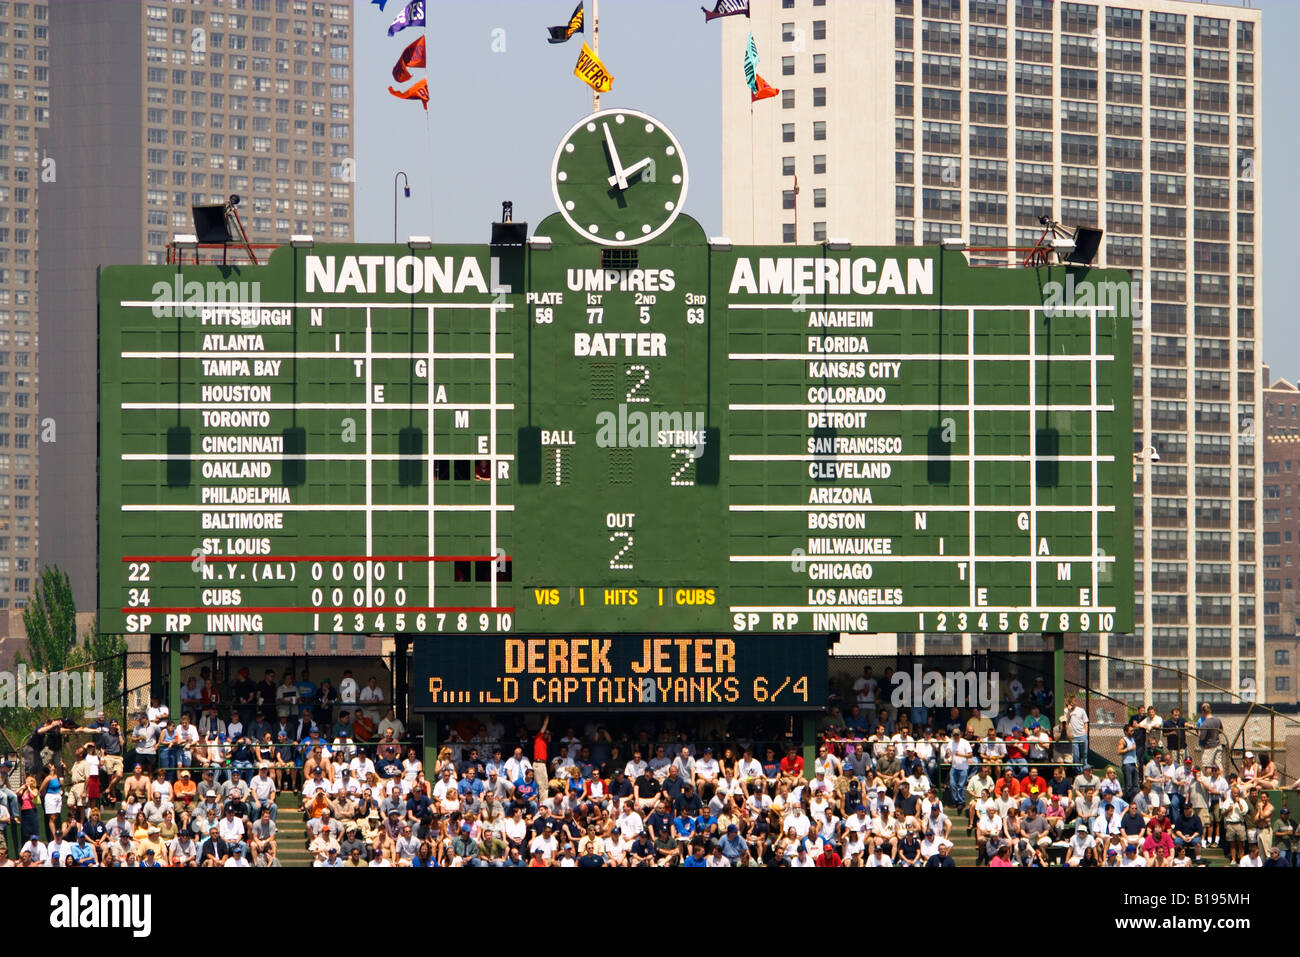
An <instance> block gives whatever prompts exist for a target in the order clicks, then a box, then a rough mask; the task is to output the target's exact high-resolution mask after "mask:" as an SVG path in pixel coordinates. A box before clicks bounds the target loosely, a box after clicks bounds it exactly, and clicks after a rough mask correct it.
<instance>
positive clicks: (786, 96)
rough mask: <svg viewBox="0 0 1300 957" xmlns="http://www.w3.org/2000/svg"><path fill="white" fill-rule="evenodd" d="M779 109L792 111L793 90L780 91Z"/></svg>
mask: <svg viewBox="0 0 1300 957" xmlns="http://www.w3.org/2000/svg"><path fill="white" fill-rule="evenodd" d="M781 109H783V110H793V109H794V90H782V91H781Z"/></svg>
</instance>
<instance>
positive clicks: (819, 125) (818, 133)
mask: <svg viewBox="0 0 1300 957" xmlns="http://www.w3.org/2000/svg"><path fill="white" fill-rule="evenodd" d="M813 139H815V140H824V139H826V121H825V120H816V121H815V122H814V123H813Z"/></svg>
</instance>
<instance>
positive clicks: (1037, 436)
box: [1034, 428, 1061, 488]
mask: <svg viewBox="0 0 1300 957" xmlns="http://www.w3.org/2000/svg"><path fill="white" fill-rule="evenodd" d="M1060 455H1061V433H1060V432H1058V431H1057V430H1056V429H1052V428H1047V429H1037V430H1035V431H1034V456H1035V459H1034V484H1035V485H1037V486H1038V487H1039V488H1055V487H1056V486H1058V485H1060V484H1061V459H1060Z"/></svg>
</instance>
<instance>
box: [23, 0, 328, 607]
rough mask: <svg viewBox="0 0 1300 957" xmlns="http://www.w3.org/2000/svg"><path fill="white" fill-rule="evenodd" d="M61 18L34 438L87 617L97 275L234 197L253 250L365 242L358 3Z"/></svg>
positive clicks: (55, 549)
mask: <svg viewBox="0 0 1300 957" xmlns="http://www.w3.org/2000/svg"><path fill="white" fill-rule="evenodd" d="M11 6H13V7H17V6H19V4H11ZM22 6H26V5H25V4H23V5H22ZM42 9H44V8H43V7H42ZM49 9H50V23H49V29H50V46H49V49H50V66H51V81H50V94H49V97H50V104H49V105H50V111H51V118H52V122H51V123H50V128H49V133H48V136H47V137H42V142H41V144H40V145H41V147H42V156H43V157H48V158H49V159H52V160H53V161H55V163H56V164H57V178H56V179H55V180H53V181H51V182H48V183H46V182H42V184H41V196H40V205H41V236H40V246H41V250H42V260H43V262H42V268H43V274H42V278H41V295H42V302H41V318H42V327H41V332H42V350H41V364H42V367H43V369H44V371H45V374H46V379H45V382H46V387H45V389H44V391H43V392H42V394H41V396H40V417H41V421H42V423H47V424H48V426H49V429H50V431H49V432H48V433H47V434H45V435H38V436H37V438H40V439H43V441H41V442H40V462H39V467H40V477H41V486H42V493H43V496H44V502H45V509H44V511H43V513H42V519H43V523H42V527H41V537H40V562H41V564H42V565H46V564H51V563H57V564H58V565H59V566H60V567H62V568H63V569H65V570H66V571H68V573H69V574H70V576H71V578H72V584H73V589H74V591H75V594H76V598H77V606H78V607H79V608H87V609H89V608H93V607H94V597H95V566H96V561H95V556H96V538H95V530H96V523H95V500H96V469H95V456H96V447H97V435H96V429H97V419H96V402H97V385H96V383H97V365H98V359H97V346H96V332H95V329H96V267H97V266H99V265H107V264H113V263H161V262H165V261H166V246H167V243H168V242H169V241H170V240H171V238H172V236H173V235H174V234H176V233H190V232H193V231H194V227H193V224H192V220H191V211H190V207H191V206H192V205H195V204H203V203H221V202H225V201H226V199H227V198H228V197H229V196H230V195H231V194H237V195H238V196H239V197H240V203H239V207H238V208H239V212H240V214H241V216H242V218H243V222H244V225H245V227H246V228H247V230H248V233H249V239H250V240H251V241H252V242H254V243H274V242H284V241H287V240H288V238H289V236H290V235H292V234H295V233H310V234H312V235H314V236H315V237H317V239H320V240H326V241H334V242H343V241H348V240H351V239H352V223H353V202H352V193H353V190H352V179H353V174H352V170H353V163H352V157H353V156H354V152H353V150H354V146H353V128H354V127H353V117H352V103H353V97H352V94H353V77H352V68H353V34H352V30H353V24H352V14H353V4H352V2H351V0H333V2H325V0H93V2H92V0H68V2H63V3H55V4H51V5H50V7H49ZM33 105H35V104H33ZM252 268H254V269H255V268H256V267H252ZM235 278H248V277H247V276H244V277H235ZM252 278H254V279H255V278H256V277H255V275H254V276H253V277H252ZM15 371H16V370H15ZM15 452H17V450H15ZM33 534H34V533H33ZM196 547H197V545H196ZM0 597H3V596H2V595H0Z"/></svg>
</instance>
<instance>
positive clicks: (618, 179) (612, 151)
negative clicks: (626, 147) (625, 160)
mask: <svg viewBox="0 0 1300 957" xmlns="http://www.w3.org/2000/svg"><path fill="white" fill-rule="evenodd" d="M600 125H601V126H603V127H604V128H605V144H606V145H607V146H608V147H609V159H610V162H612V163H613V164H614V177H613V180H611V182H610V185H611V186H612V185H614V183H617V184H618V188H619V189H627V176H626V175H625V174H624V172H623V164H622V163H620V162H619V159H618V148H617V147H616V146H615V145H614V134H612V133H611V132H610V131H609V124H608V123H602V124H600Z"/></svg>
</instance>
